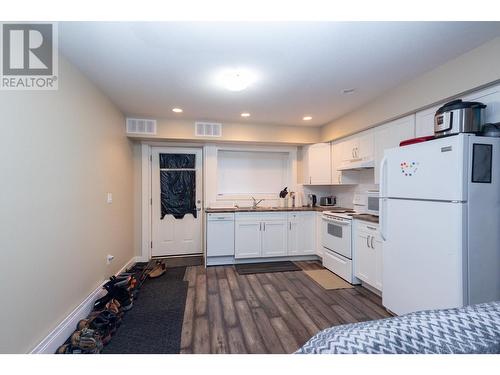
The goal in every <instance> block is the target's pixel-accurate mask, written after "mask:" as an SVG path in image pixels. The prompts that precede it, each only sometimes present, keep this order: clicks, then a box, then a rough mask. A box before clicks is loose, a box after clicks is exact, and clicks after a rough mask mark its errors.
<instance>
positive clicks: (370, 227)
mask: <svg viewBox="0 0 500 375" xmlns="http://www.w3.org/2000/svg"><path fill="white" fill-rule="evenodd" d="M366 227H367V228H368V229H371V230H377V228H375V227H372V226H369V225H367V226H366Z"/></svg>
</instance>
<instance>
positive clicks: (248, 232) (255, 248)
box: [234, 220, 262, 258]
mask: <svg viewBox="0 0 500 375" xmlns="http://www.w3.org/2000/svg"><path fill="white" fill-rule="evenodd" d="M261 227H262V224H261V222H260V221H238V220H236V223H235V229H234V257H235V258H258V257H260V254H261V242H262V241H261V230H260V229H261Z"/></svg>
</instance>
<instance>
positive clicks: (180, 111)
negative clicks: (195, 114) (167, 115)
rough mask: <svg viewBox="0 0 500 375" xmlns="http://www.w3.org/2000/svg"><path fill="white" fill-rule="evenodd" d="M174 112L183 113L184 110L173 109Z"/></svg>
mask: <svg viewBox="0 0 500 375" xmlns="http://www.w3.org/2000/svg"><path fill="white" fill-rule="evenodd" d="M172 112H175V113H182V108H173V109H172Z"/></svg>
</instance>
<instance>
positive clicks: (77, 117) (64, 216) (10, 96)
mask: <svg viewBox="0 0 500 375" xmlns="http://www.w3.org/2000/svg"><path fill="white" fill-rule="evenodd" d="M59 69H60V71H59V77H60V81H59V90H58V91H52V92H50V91H38V92H36V91H25V92H20V91H16V92H7V91H3V92H0V113H1V120H0V127H1V133H0V134H1V136H0V137H1V138H0V228H1V229H0V249H1V256H2V259H1V262H0V290H1V296H2V307H1V308H0V321H1V322H2V333H1V334H0V353H6V352H11V353H12V352H17V353H23V352H28V351H30V350H31V349H32V348H33V347H34V346H35V345H37V344H38V342H39V341H41V340H42V339H43V338H44V337H45V336H46V335H47V334H48V333H49V332H50V331H51V330H52V329H53V328H54V327H56V326H57V325H58V324H59V323H60V322H61V321H62V320H63V319H64V318H65V317H66V316H67V315H68V313H70V312H71V311H72V310H73V309H74V308H75V307H76V306H77V305H78V304H80V303H81V302H82V300H83V299H85V298H86V297H87V296H88V295H89V294H90V293H91V292H92V291H93V290H94V289H95V288H96V287H98V286H99V284H100V282H101V281H102V280H104V279H105V278H107V277H108V276H110V275H112V274H113V273H115V272H116V271H117V270H119V269H120V268H121V267H122V266H124V265H125V264H126V263H127V262H128V261H129V260H130V259H131V258H132V257H133V256H134V252H133V201H132V200H133V187H134V185H133V182H132V181H133V180H132V177H133V162H132V144H131V142H130V141H129V140H128V139H127V138H126V137H125V135H124V118H123V115H122V114H121V113H120V112H119V111H118V110H117V109H116V108H115V107H114V105H113V104H112V103H111V102H110V101H109V100H108V99H107V98H106V97H105V96H103V94H102V93H101V92H100V91H98V90H97V89H96V88H95V86H93V85H92V84H91V83H90V82H89V81H88V80H87V79H86V78H85V77H84V76H83V75H82V74H81V73H80V72H79V71H78V70H76V68H75V67H73V66H72V65H70V64H69V63H68V62H67V61H66V60H65V59H63V58H61V59H60V61H59ZM106 192H112V193H113V203H112V204H111V205H109V204H106ZM108 253H109V254H113V255H114V256H115V257H116V258H115V260H114V262H113V263H112V264H111V265H109V266H107V265H106V262H105V257H106V254H108Z"/></svg>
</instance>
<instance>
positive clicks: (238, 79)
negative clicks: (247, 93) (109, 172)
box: [217, 69, 256, 91]
mask: <svg viewBox="0 0 500 375" xmlns="http://www.w3.org/2000/svg"><path fill="white" fill-rule="evenodd" d="M255 80H256V75H255V73H253V72H251V71H249V70H247V69H228V70H224V71H222V72H220V73H219V74H218V76H217V82H218V84H219V85H221V86H222V87H224V88H226V89H227V90H229V91H243V90H245V89H246V88H247V87H248V86H250V85H251V84H252V83H254V82H255Z"/></svg>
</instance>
